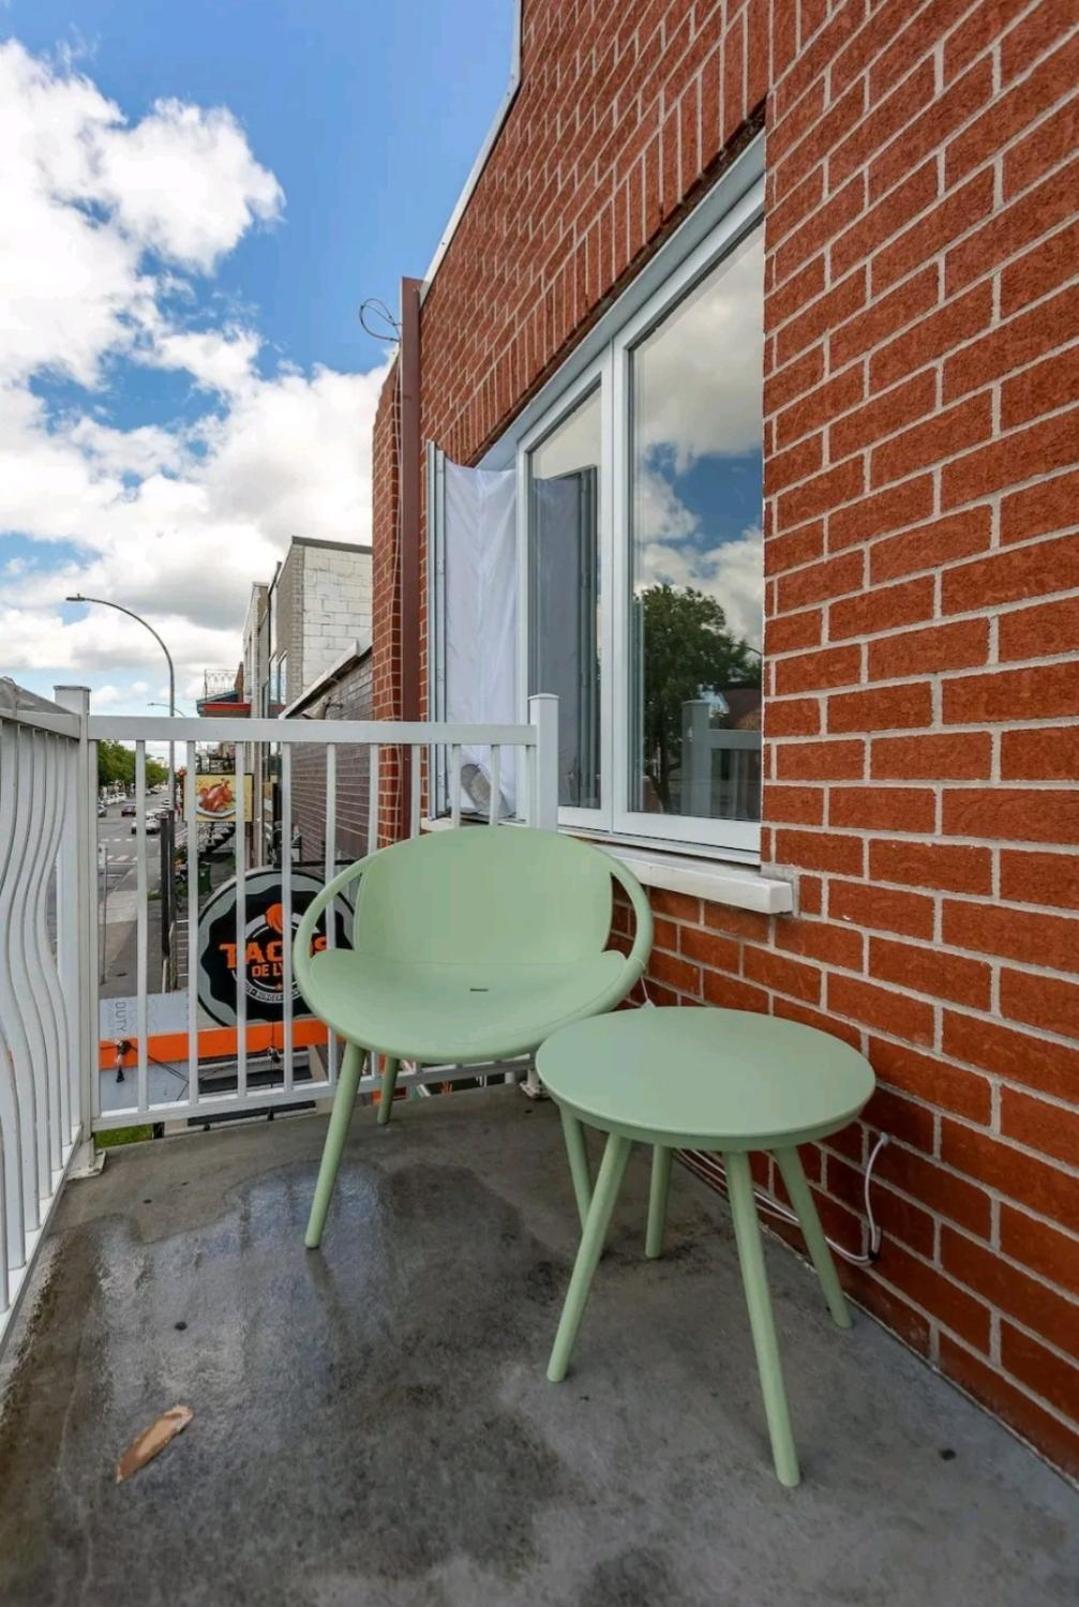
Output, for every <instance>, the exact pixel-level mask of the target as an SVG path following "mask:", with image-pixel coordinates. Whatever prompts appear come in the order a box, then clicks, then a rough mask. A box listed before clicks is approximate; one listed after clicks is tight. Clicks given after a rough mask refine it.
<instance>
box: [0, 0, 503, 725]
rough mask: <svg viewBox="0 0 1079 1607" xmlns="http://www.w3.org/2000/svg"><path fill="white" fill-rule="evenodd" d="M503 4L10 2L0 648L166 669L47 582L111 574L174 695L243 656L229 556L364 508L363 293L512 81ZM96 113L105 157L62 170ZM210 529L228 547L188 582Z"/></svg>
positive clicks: (337, 529)
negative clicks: (211, 577) (73, 174)
mask: <svg viewBox="0 0 1079 1607" xmlns="http://www.w3.org/2000/svg"><path fill="white" fill-rule="evenodd" d="M512 24H513V0H424V3H423V4H420V3H418V0H413V3H401V0H397V3H393V4H385V3H384V0H383V3H382V4H369V3H366V0H226V3H222V0H215V3H211V0H183V3H182V4H177V3H174V0H169V3H165V0H157V3H147V0H141V3H137V0H78V3H77V4H74V3H71V0H68V3H66V4H65V3H63V0H9V4H8V5H7V7H6V8H4V9H0V39H6V40H8V41H9V44H8V54H7V61H6V66H7V69H8V71H9V75H10V76H9V78H8V80H6V82H5V85H0V89H2V90H3V92H4V94H5V96H6V101H7V112H6V113H5V111H4V109H3V108H2V107H0V120H2V119H3V118H4V117H5V115H6V116H7V117H8V118H9V119H10V118H11V117H12V116H14V117H15V118H16V119H17V121H16V122H15V125H14V126H15V129H16V136H15V137H12V136H11V134H10V133H8V134H7V137H6V138H5V139H4V140H3V143H2V145H0V177H2V176H3V175H4V173H5V169H8V172H7V179H8V182H7V184H6V186H5V188H6V189H7V191H8V193H9V194H12V193H14V194H15V195H16V197H17V198H18V201H17V204H16V206H15V207H14V208H13V209H12V211H13V214H14V216H13V218H11V217H9V218H8V219H7V220H6V227H7V239H6V240H0V245H3V244H6V245H7V246H8V248H9V250H11V251H12V252H13V255H14V256H15V257H16V258H21V260H22V262H23V265H24V270H25V278H26V281H27V285H26V295H25V307H26V308H27V309H28V310H27V311H26V316H25V319H24V320H23V321H24V323H25V325H26V329H25V331H24V338H22V343H21V345H20V344H19V342H18V341H17V342H16V345H15V348H14V350H9V351H8V352H7V353H6V354H5V352H4V350H3V349H2V347H0V409H3V410H4V411H3V414H2V416H0V425H3V433H4V434H5V435H6V437H7V439H8V441H9V443H10V444H11V450H10V452H9V456H8V459H7V460H5V459H3V458H0V532H7V534H6V535H5V534H0V625H2V627H3V628H2V631H0V674H3V673H8V674H14V675H15V677H16V679H18V680H21V681H23V682H24V683H25V684H28V685H32V686H36V687H38V688H39V689H41V690H47V689H48V687H50V686H51V684H52V681H53V680H54V679H57V678H59V679H67V680H70V679H72V678H73V675H72V671H74V670H78V671H80V674H79V677H78V678H79V679H84V680H87V681H88V682H89V683H90V684H91V685H92V686H93V687H94V688H95V690H96V691H97V693H98V702H99V706H102V707H106V706H111V707H113V708H115V709H117V710H119V709H121V708H124V709H127V708H131V709H132V710H133V711H134V710H137V709H138V707H139V699H140V698H142V699H143V701H144V700H145V697H146V696H150V697H154V696H157V695H158V691H157V685H158V678H157V675H156V671H155V667H154V664H153V661H152V658H151V656H150V655H151V654H152V643H149V638H147V643H149V646H147V647H144V646H142V645H141V644H140V643H139V642H138V641H137V627H133V626H132V627H127V626H126V625H125V623H124V622H123V621H122V619H120V617H119V616H114V617H115V621H116V623H115V626H113V625H112V624H111V622H110V623H109V625H108V626H106V624H105V623H104V621H103V617H102V615H101V614H99V615H98V616H97V623H96V624H95V626H94V627H93V629H92V630H88V629H87V626H86V624H85V622H82V621H81V620H80V611H79V610H72V609H66V608H61V609H59V611H58V610H57V609H56V606H55V599H56V598H57V596H58V595H62V592H63V590H73V589H83V590H94V589H95V588H99V589H100V588H103V587H105V586H108V587H109V588H110V591H109V595H112V596H114V597H116V598H117V600H119V601H124V602H127V603H128V606H131V607H135V608H137V609H138V610H139V611H141V612H151V613H152V614H153V613H155V608H154V605H155V603H156V616H157V617H155V623H158V624H159V626H161V625H164V626H167V628H168V631H169V638H170V641H171V640H174V641H176V642H177V644H178V649H179V651H178V656H179V657H180V658H181V660H182V661H183V666H184V668H183V670H182V672H181V680H182V681H183V682H184V688H185V691H187V692H188V695H190V690H193V687H194V681H195V678H196V677H197V674H198V671H199V670H200V669H201V666H202V664H203V663H206V664H212V663H217V662H223V663H229V662H235V657H236V651H235V650H233V647H232V646H231V645H230V643H231V640H232V638H235V639H236V640H235V649H236V650H238V632H239V627H240V624H241V622H242V612H243V606H242V605H243V600H244V595H245V592H244V586H245V577H246V581H250V580H254V579H258V578H265V576H264V574H263V568H264V567H265V565H266V564H267V563H269V564H270V566H271V567H272V561H273V558H274V556H275V555H276V556H279V555H280V552H281V551H282V550H283V547H284V543H285V541H286V540H287V534H288V530H289V529H292V530H295V529H296V526H297V525H298V524H299V525H301V526H302V529H301V530H299V531H297V532H296V533H302V532H303V531H307V532H308V533H313V534H328V535H333V536H334V537H335V538H336V539H363V538H364V537H365V536H366V534H367V520H368V517H369V515H368V505H369V485H368V481H367V475H368V465H367V463H366V461H364V460H363V454H364V451H365V449H366V438H367V433H368V432H369V428H370V413H371V409H372V406H373V398H374V395H375V394H376V393H377V385H378V375H377V374H376V375H375V376H374V377H373V378H372V379H371V380H370V382H361V381H360V380H359V379H357V378H356V376H360V375H363V374H364V373H365V372H367V371H370V370H373V369H379V368H380V367H381V365H382V364H384V362H385V357H386V352H385V348H383V347H381V346H379V345H378V344H377V343H375V342H373V341H372V340H370V339H369V338H368V337H367V336H366V335H365V334H364V332H363V331H362V329H361V328H360V326H359V324H358V322H357V318H356V309H357V306H358V304H359V302H360V301H361V300H362V299H363V298H364V297H365V296H380V297H382V298H383V299H385V300H386V301H388V302H389V303H390V305H391V306H396V302H397V295H398V286H399V281H400V277H401V275H402V274H417V275H420V274H422V273H423V271H424V270H425V268H426V267H427V265H428V262H429V260H430V257H431V255H432V252H433V250H434V248H435V246H436V244H437V241H438V238H439V235H440V233H441V230H442V228H443V226H444V224H445V222H446V219H447V217H448V215H449V213H450V210H451V209H452V206H453V203H454V201H455V199H456V197H457V194H458V192H459V190H460V187H461V185H462V183H463V181H464V179H465V177H466V175H467V173H468V171H469V168H470V167H471V165H472V162H473V159H474V157H475V154H476V151H477V149H478V148H479V145H480V142H481V141H482V138H483V135H484V133H485V131H486V129H487V126H488V125H489V123H490V121H491V118H492V117H493V115H494V113H495V110H496V108H497V106H498V104H499V101H500V100H501V97H502V95H503V93H504V90H505V87H506V83H507V79H508V74H509V66H510V53H511V40H512ZM10 41H17V42H18V45H19V46H21V47H22V49H21V53H17V52H16V50H15V47H14V46H12V45H11V44H10ZM12 86H14V87H12ZM76 101H78V102H79V105H78V106H75V107H74V108H73V102H76ZM162 102H165V103H181V104H179V105H175V104H174V105H172V106H171V107H170V106H169V105H167V104H166V107H165V109H164V110H162V108H161V105H160V103H162ZM110 105H111V110H110V109H108V108H109V107H110ZM13 106H14V108H15V109H14V112H12V107H13ZM102 108H106V109H105V110H103V109H102ZM214 108H224V109H225V110H226V112H227V114H229V115H228V116H225V117H221V116H218V115H217V114H215V113H214V111H213V109H214ZM110 120H111V121H110ZM87 130H89V137H90V140H91V143H92V144H93V147H94V150H95V152H97V153H98V154H99V156H100V160H98V158H97V156H95V161H94V163H93V167H94V171H93V173H92V174H88V173H86V172H80V174H79V176H78V178H77V180H72V179H71V178H70V176H69V174H68V173H67V164H68V160H69V156H70V161H71V162H74V161H75V159H76V154H77V152H78V150H79V149H80V148H81V147H82V146H83V144H84V140H85V138H86V135H87ZM41 151H45V152H46V153H47V157H48V163H49V164H51V167H50V177H49V182H48V184H47V185H46V186H45V187H44V189H43V188H42V184H41V182H40V174H39V172H38V169H40V167H41V165H42V164H41V161H40V152H41ZM35 152H37V153H38V160H37V161H36V166H35V160H34V157H35ZM20 161H21V162H22V163H23V170H20V169H19V167H18V164H19V163H20ZM12 164H15V171H14V174H12V172H11V171H10V169H11V165H12ZM177 164H179V165H177ZM195 169H197V170H198V171H197V172H195V176H194V179H193V180H192V183H191V185H190V193H187V189H188V186H187V182H186V180H187V176H188V175H190V174H191V173H192V172H193V171H194V170H195ZM102 175H104V177H103V176H102ZM196 180H197V182H195V181H196ZM200 187H201V188H200ZM46 192H47V193H46ZM148 195H149V199H147V196H148ZM206 197H209V200H208V201H207V200H206V199H205V198H206ZM23 200H25V206H22V201H23ZM203 213H204V214H205V217H203V216H201V214H203ZM2 232H3V231H2V228H0V233H2ZM12 233H13V234H14V239H13V240H12V238H11V236H12ZM105 245H107V246H108V248H109V253H111V255H109V254H108V253H105V252H104V246H105ZM35 252H39V253H40V256H41V262H40V267H39V265H38V264H37V263H36V262H35V260H34V254H35ZM106 257H107V260H105V258H106ZM58 258H60V259H62V260H65V261H66V262H68V263H69V264H70V272H68V273H67V274H66V275H65V277H66V280H67V283H66V284H65V283H62V282H61V283H60V285H59V287H58V290H57V292H56V293H55V294H54V295H53V297H52V299H51V300H50V298H49V295H48V294H47V293H46V292H45V291H44V290H42V289H41V284H42V281H43V279H46V280H47V279H48V278H49V275H50V274H51V273H52V272H53V271H55V265H56V262H57V260H58ZM83 281H85V283H86V285H87V286H88V291H87V292H86V293H85V294H83V292H82V291H80V290H79V286H80V285H81V284H82V283H83ZM80 297H82V301H80ZM65 298H67V304H64V302H65ZM16 301H17V305H18V306H19V307H20V308H21V307H22V306H23V303H20V302H18V297H16ZM83 302H84V303H85V307H86V312H85V316H83V315H82V314H81V313H80V306H81V305H82V304H83ZM116 308H119V311H118V312H117V311H115V309H116ZM114 314H115V316H114ZM110 317H114V324H115V327H110V326H109V322H108V321H109V318H110ZM80 318H82V322H81V323H80V321H79V320H80ZM16 322H17V323H18V322H19V315H18V314H17V317H16ZM2 339H3V337H2V335H0V341H2ZM199 342H201V344H199ZM5 361H6V366H5ZM353 436H354V437H355V439H356V441H358V442H359V443H360V445H359V447H358V449H357V451H356V462H355V464H354V463H353V460H352V454H353ZM16 448H17V449H18V452H17V455H16ZM260 452H261V453H262V457H261V458H260V457H259V453H260ZM290 453H292V454H293V456H294V457H295V458H296V461H295V462H293V461H291V460H290ZM302 453H306V458H305V461H303V462H301V461H299V458H300V455H301V454H302ZM80 477H81V478H80ZM275 478H276V480H277V481H278V482H279V483H278V484H277V486H276V501H275V502H271V491H272V490H273V489H274V486H273V482H274V481H275ZM259 485H262V486H263V487H266V488H267V489H266V490H265V494H264V495H263V496H262V500H261V501H260V494H259V492H258V490H257V487H258V486H259ZM80 496H81V499H82V500H81V502H80ZM305 497H306V498H307V501H306V502H305ZM65 498H66V499H67V500H66V501H65ZM201 532H205V533H206V534H205V539H206V541H207V542H208V543H209V546H208V548H207V549H206V550H205V551H202V552H201V554H200V546H199V543H200V540H201V539H202V536H201V534H200V533H201ZM207 552H211V553H213V554H214V555H215V561H217V562H219V563H220V564H221V574H220V576H219V584H218V586H217V587H216V595H215V598H214V599H213V602H212V606H209V607H206V608H201V609H200V595H199V594H200V582H201V590H202V591H203V592H205V590H206V573H205V565H206V557H207ZM184 553H190V560H191V562H190V565H189V568H188V569H185V568H184V564H183V561H182V558H183V554H184ZM155 554H159V555H160V556H161V560H162V561H161V563H160V564H158V565H157V567H156V568H155V556H154V555H155ZM199 565H201V575H200V571H199ZM259 566H262V567H259ZM226 571H227V572H226ZM53 577H55V580H56V584H53V583H52V581H53ZM133 633H135V634H133ZM144 685H145V686H148V687H150V688H151V689H150V690H149V691H145V692H144V690H143V688H144Z"/></svg>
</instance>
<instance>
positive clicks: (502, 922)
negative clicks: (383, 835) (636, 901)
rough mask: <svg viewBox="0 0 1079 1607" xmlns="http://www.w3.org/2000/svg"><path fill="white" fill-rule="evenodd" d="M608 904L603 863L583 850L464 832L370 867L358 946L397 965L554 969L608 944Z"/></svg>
mask: <svg viewBox="0 0 1079 1607" xmlns="http://www.w3.org/2000/svg"><path fill="white" fill-rule="evenodd" d="M611 905H612V892H611V871H610V867H609V863H608V861H607V858H606V855H604V854H602V853H600V852H599V851H598V850H597V849H595V848H590V847H589V846H588V845H587V844H586V843H582V842H578V841H576V840H575V839H574V838H572V837H564V836H560V835H558V834H557V833H556V832H549V831H539V830H536V829H534V828H532V827H529V826H521V827H518V826H462V827H459V828H458V829H457V830H449V831H436V832H430V833H429V834H427V835H426V836H422V837H413V838H410V839H409V840H408V841H407V842H402V843H395V844H394V845H393V847H391V848H386V849H383V851H382V852H381V853H380V854H377V855H376V856H375V857H374V858H373V859H372V860H371V862H370V864H369V865H368V866H367V869H366V870H365V871H364V874H363V876H362V878H361V880H360V884H359V889H358V894H357V900H356V921H355V935H354V938H353V943H354V947H355V949H356V951H357V952H358V953H360V954H370V955H380V956H381V957H383V958H384V959H391V960H411V961H421V962H422V961H431V962H443V963H450V962H454V961H457V962H462V961H479V962H481V963H490V962H493V961H506V962H509V963H518V964H529V963H531V964H542V963H544V962H546V963H548V964H554V963H559V962H567V961H573V960H577V959H583V958H584V957H585V956H587V955H594V954H597V953H599V952H600V950H602V949H603V948H604V947H605V946H606V942H607V936H608V933H609V932H610V926H611Z"/></svg>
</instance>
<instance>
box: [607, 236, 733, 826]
mask: <svg viewBox="0 0 1079 1607" xmlns="http://www.w3.org/2000/svg"><path fill="white" fill-rule="evenodd" d="M763 282H764V281H763V249H762V231H761V230H760V229H758V230H756V231H754V233H753V234H751V235H750V236H748V237H747V238H746V239H745V240H744V241H743V242H742V244H741V245H740V246H738V247H737V248H736V250H735V251H734V252H732V253H731V255H730V256H728V257H727V258H725V259H724V261H723V262H722V263H720V264H719V266H718V267H716V268H714V269H713V270H712V272H711V273H710V274H709V275H708V276H707V277H706V278H705V279H704V280H702V281H701V283H700V284H698V285H697V286H696V288H695V289H694V290H693V291H691V292H690V293H689V295H687V296H686V297H685V298H684V300H682V301H681V302H679V303H678V305H677V306H676V307H674V308H673V310H672V311H671V312H670V313H668V314H667V315H666V317H665V318H664V319H663V321H662V322H661V323H660V324H659V325H657V326H656V328H654V329H653V330H652V331H651V332H650V334H648V335H647V336H646V337H645V339H644V340H643V341H642V342H641V343H640V345H638V346H637V347H635V349H634V350H633V352H632V353H631V355H630V397H631V439H630V474H631V485H630V520H631V530H630V542H631V574H632V595H631V600H630V608H631V630H630V670H629V673H630V777H629V796H630V808H631V809H635V810H641V811H645V812H647V813H652V814H668V815H694V816H703V817H704V818H706V819H713V820H716V819H737V820H759V818H760V741H761V738H760V726H761V691H760V686H761V658H760V647H761V634H762V624H763V594H764V569H763V562H762V546H761V509H762V453H761V440H762V424H761V411H762V394H761V393H762V383H763V382H762V373H763V339H764V337H763V326H764V293H763Z"/></svg>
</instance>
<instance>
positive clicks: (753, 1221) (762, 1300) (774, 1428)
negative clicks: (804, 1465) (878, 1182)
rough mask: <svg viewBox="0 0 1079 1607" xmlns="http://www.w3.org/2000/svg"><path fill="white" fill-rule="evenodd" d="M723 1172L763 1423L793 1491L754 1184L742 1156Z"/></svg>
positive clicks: (795, 1476)
mask: <svg viewBox="0 0 1079 1607" xmlns="http://www.w3.org/2000/svg"><path fill="white" fill-rule="evenodd" d="M723 1164H724V1166H725V1167H726V1171H727V1192H728V1195H729V1197H730V1202H731V1215H732V1216H733V1218H734V1236H735V1239H736V1240H737V1243H738V1259H739V1261H740V1262H741V1266H742V1283H743V1285H744V1287H745V1292H746V1305H747V1306H748V1308H749V1325H750V1328H751V1329H752V1332H753V1348H754V1350H755V1351H756V1353H757V1372H758V1374H759V1376H760V1382H761V1394H762V1395H763V1397H764V1412H765V1416H766V1417H767V1419H768V1432H769V1435H770V1436H771V1440H772V1460H773V1462H774V1463H775V1470H776V1478H777V1479H778V1480H779V1482H780V1484H785V1485H787V1486H788V1487H793V1486H794V1485H796V1484H797V1483H798V1480H799V1478H800V1474H799V1471H798V1453H797V1451H796V1450H795V1448H794V1436H793V1435H792V1433H791V1423H790V1413H789V1411H788V1409H787V1393H786V1390H785V1389H784V1387H783V1370H782V1367H781V1365H780V1360H779V1345H778V1343H777V1341H776V1330H775V1322H774V1320H773V1317H772V1302H771V1298H770V1296H769V1294H768V1275H767V1273H766V1272H765V1268H764V1251H763V1249H762V1246H761V1229H760V1223H759V1222H758V1220H757V1205H756V1201H755V1200H754V1198H753V1179H752V1177H751V1175H750V1171H749V1157H748V1155H746V1154H744V1153H742V1154H729V1155H724V1157H723Z"/></svg>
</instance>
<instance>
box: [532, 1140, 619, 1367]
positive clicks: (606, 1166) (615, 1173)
mask: <svg viewBox="0 0 1079 1607" xmlns="http://www.w3.org/2000/svg"><path fill="white" fill-rule="evenodd" d="M631 1148H632V1145H631V1143H630V1140H629V1139H628V1138H620V1137H619V1136H618V1135H617V1134H616V1133H611V1134H609V1135H608V1138H607V1147H606V1149H605V1150H604V1151H603V1161H602V1163H601V1164H600V1169H599V1177H598V1178H597V1179H596V1188H595V1193H594V1194H593V1195H592V1204H591V1205H590V1206H589V1208H588V1220H587V1222H586V1223H585V1226H584V1232H583V1233H582V1234H581V1243H580V1247H579V1249H578V1251H577V1260H576V1261H575V1262H574V1265H573V1276H572V1278H571V1279H570V1283H569V1289H568V1290H567V1292H566V1303H565V1305H564V1306H563V1307H562V1317H561V1320H560V1321H559V1324H558V1332H557V1334H556V1335H555V1341H554V1346H553V1348H552V1350H551V1359H550V1361H549V1362H548V1364H547V1377H548V1378H549V1379H550V1380H551V1383H552V1384H559V1383H561V1381H562V1380H563V1378H565V1376H566V1369H567V1368H568V1367H569V1359H570V1355H571V1353H572V1351H573V1342H574V1340H575V1339H576V1337H577V1330H578V1328H579V1327H580V1326H581V1318H582V1317H583V1316H584V1308H585V1305H586V1304H587V1302H588V1291H589V1289H590V1288H591V1287H592V1277H593V1274H594V1273H595V1270H596V1266H597V1264H598V1262H599V1258H600V1256H601V1254H602V1253H603V1242H604V1240H605V1239H606V1237H607V1228H608V1226H609V1224H610V1220H611V1212H612V1211H613V1210H614V1202H615V1200H616V1199H617V1198H618V1190H619V1188H620V1187H621V1185H622V1178H623V1176H624V1175H625V1170H626V1162H627V1161H628V1160H629V1152H630V1149H631Z"/></svg>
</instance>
